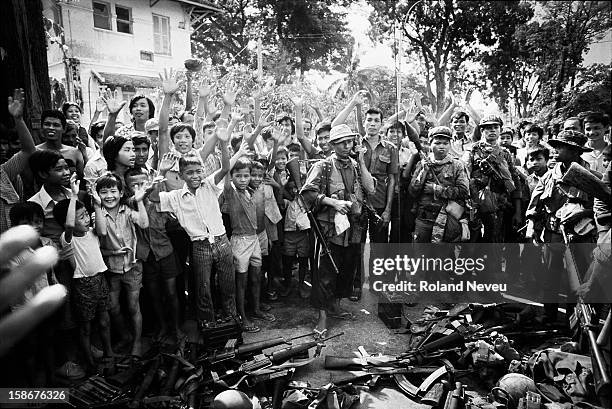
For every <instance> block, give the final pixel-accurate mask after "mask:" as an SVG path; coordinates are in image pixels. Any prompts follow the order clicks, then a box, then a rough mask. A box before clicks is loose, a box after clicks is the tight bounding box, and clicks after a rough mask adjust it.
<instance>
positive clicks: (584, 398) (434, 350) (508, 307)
mask: <svg viewBox="0 0 612 409" xmlns="http://www.w3.org/2000/svg"><path fill="white" fill-rule="evenodd" d="M523 309H524V305H517V304H488V305H483V304H460V305H455V306H454V307H453V308H452V309H450V310H448V311H442V310H439V309H437V308H435V307H433V308H430V309H429V311H426V314H425V315H424V318H423V319H421V320H419V322H415V323H414V324H413V325H411V330H412V331H411V332H412V333H413V335H414V334H417V335H418V336H417V337H415V339H414V342H413V343H412V345H411V348H410V349H409V350H408V351H406V352H405V353H403V354H400V355H399V356H384V355H370V354H368V353H367V352H366V351H365V349H363V348H362V347H360V348H359V353H358V355H359V356H357V357H335V356H326V357H325V368H326V369H330V370H334V371H337V370H344V371H346V370H347V369H348V370H355V371H354V372H351V376H350V377H346V376H343V377H339V378H336V379H333V378H332V381H333V383H334V384H336V385H342V384H344V383H347V382H350V383H352V384H356V383H359V382H362V381H365V384H366V385H367V386H373V385H375V384H376V382H377V381H379V380H384V379H388V380H392V381H394V383H395V384H396V385H397V387H398V388H399V389H400V390H401V391H402V392H403V393H404V394H405V395H407V396H408V397H410V398H411V399H413V400H415V401H417V402H419V403H421V404H426V405H429V406H430V407H432V408H444V409H462V408H468V407H478V408H487V409H517V408H518V409H541V408H543V407H547V408H548V409H551V408H556V407H564V408H566V409H569V408H570V407H571V406H572V405H574V404H576V406H588V407H590V408H597V407H605V408H607V407H610V374H609V371H610V370H609V359H610V355H609V352H610V351H609V345H610V343H609V331H610V313H609V312H608V315H607V320H606V321H605V323H604V324H603V326H601V325H599V323H600V321H599V320H596V319H594V311H593V310H592V309H591V308H590V307H589V306H587V305H585V304H580V303H579V304H578V305H577V306H576V312H575V314H574V315H573V318H575V320H574V321H575V323H576V327H577V328H578V329H579V333H580V334H582V335H583V339H584V340H585V342H584V344H585V345H584V351H586V355H587V356H584V355H581V354H580V352H582V351H581V345H580V342H574V341H572V339H571V338H568V337H561V335H565V334H568V335H569V334H571V332H570V331H569V329H567V330H566V331H564V330H563V329H554V328H550V329H547V330H541V329H537V328H534V329H533V330H531V329H530V328H529V326H528V325H527V324H525V323H523V324H522V325H521V326H520V327H519V328H518V329H520V330H517V324H516V319H517V317H518V314H519V312H520V311H521V310H523ZM596 321H597V322H596ZM494 324H502V325H494ZM598 331H599V334H597V332H598ZM538 350H540V351H539V352H538ZM519 351H520V352H519ZM565 351H568V353H566V352H565ZM541 353H544V355H546V356H547V357H559V356H563V357H565V359H566V360H567V361H568V362H571V364H569V365H568V364H566V365H565V366H563V367H562V368H560V369H559V368H556V367H555V366H554V364H555V363H556V362H553V361H554V360H555V359H557V358H549V360H548V361H547V362H546V364H547V365H548V367H547V368H545V369H544V371H542V372H549V373H552V374H553V375H554V376H552V377H550V379H548V378H547V377H545V376H543V374H542V373H538V369H535V370H534V368H535V367H536V366H537V365H539V364H540V367H541V366H542V365H541V361H540V360H539V357H540V354H541ZM589 355H590V356H589ZM576 362H579V364H577V365H576ZM572 365H574V367H573V368H571V366H572ZM557 369H559V370H557ZM468 375H471V376H468ZM547 375H548V374H547ZM416 379H418V381H417V382H416V383H415V380H416ZM459 379H462V380H463V381H464V382H460V381H459ZM467 386H469V387H470V388H471V389H473V391H470V393H466V387H467ZM487 391H490V393H489V394H488V395H487ZM553 392H554V393H553ZM483 395H484V398H483Z"/></svg>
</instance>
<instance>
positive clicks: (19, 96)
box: [8, 88, 25, 119]
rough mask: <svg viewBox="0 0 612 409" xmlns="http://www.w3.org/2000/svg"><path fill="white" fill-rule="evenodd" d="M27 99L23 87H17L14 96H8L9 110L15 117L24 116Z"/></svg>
mask: <svg viewBox="0 0 612 409" xmlns="http://www.w3.org/2000/svg"><path fill="white" fill-rule="evenodd" d="M24 100H25V92H24V91H23V88H16V89H15V91H13V96H12V97H8V111H9V113H10V114H11V115H12V116H13V118H15V119H20V118H23V105H24Z"/></svg>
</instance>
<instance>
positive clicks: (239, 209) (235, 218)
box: [220, 158, 276, 332]
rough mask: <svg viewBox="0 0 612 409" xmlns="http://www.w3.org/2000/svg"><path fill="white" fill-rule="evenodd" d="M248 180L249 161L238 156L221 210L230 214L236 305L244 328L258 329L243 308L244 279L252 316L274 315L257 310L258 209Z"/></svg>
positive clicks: (258, 278)
mask: <svg viewBox="0 0 612 409" xmlns="http://www.w3.org/2000/svg"><path fill="white" fill-rule="evenodd" d="M250 181H251V161H250V159H247V158H240V159H238V160H237V161H236V164H235V165H234V167H233V168H232V170H231V171H230V175H227V176H226V181H225V185H224V189H223V197H222V199H221V200H220V204H221V209H222V211H223V212H225V213H229V216H230V222H231V226H232V237H231V239H230V243H231V245H232V254H233V257H234V268H235V270H236V307H237V309H238V314H239V315H240V316H241V318H242V325H243V330H244V331H246V332H259V331H260V328H259V327H258V326H257V325H255V324H254V323H253V322H251V321H250V320H249V318H248V317H247V315H246V310H245V296H246V288H247V281H248V284H249V288H250V289H251V296H252V301H253V317H255V318H262V319H265V320H267V321H274V320H276V318H275V317H274V316H273V315H272V314H269V313H266V312H263V311H261V309H260V305H259V298H260V290H261V288H260V286H261V261H262V258H261V247H260V245H259V237H258V235H257V228H258V226H257V210H256V206H255V202H254V200H253V192H252V190H250V189H249V188H248V186H249V182H250Z"/></svg>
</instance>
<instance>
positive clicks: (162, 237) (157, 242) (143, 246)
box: [136, 194, 174, 261]
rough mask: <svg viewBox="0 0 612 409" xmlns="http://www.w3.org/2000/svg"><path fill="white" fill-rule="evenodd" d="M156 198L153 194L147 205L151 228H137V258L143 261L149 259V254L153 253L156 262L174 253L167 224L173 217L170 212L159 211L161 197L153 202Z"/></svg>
mask: <svg viewBox="0 0 612 409" xmlns="http://www.w3.org/2000/svg"><path fill="white" fill-rule="evenodd" d="M154 196H156V195H154V194H152V195H151V196H150V199H149V200H148V201H147V202H146V203H145V208H146V209H147V215H148V216H149V227H147V228H146V229H142V228H139V227H136V234H137V235H138V245H137V250H136V257H137V258H138V259H140V260H143V261H145V260H146V259H147V258H148V257H149V252H152V253H153V256H154V257H155V260H161V259H163V258H165V257H168V256H169V255H170V254H172V253H173V252H174V248H173V247H172V243H171V242H170V237H168V233H167V232H166V223H168V221H169V220H170V219H172V216H171V215H170V213H168V212H161V211H160V210H159V197H157V200H156V201H153V199H154Z"/></svg>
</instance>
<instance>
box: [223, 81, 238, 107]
mask: <svg viewBox="0 0 612 409" xmlns="http://www.w3.org/2000/svg"><path fill="white" fill-rule="evenodd" d="M237 95H238V85H236V83H235V82H233V81H232V82H228V83H227V86H226V88H225V94H223V102H224V103H225V104H226V105H230V106H231V105H234V103H235V102H236V96H237Z"/></svg>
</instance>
